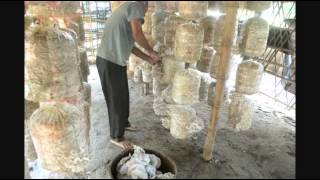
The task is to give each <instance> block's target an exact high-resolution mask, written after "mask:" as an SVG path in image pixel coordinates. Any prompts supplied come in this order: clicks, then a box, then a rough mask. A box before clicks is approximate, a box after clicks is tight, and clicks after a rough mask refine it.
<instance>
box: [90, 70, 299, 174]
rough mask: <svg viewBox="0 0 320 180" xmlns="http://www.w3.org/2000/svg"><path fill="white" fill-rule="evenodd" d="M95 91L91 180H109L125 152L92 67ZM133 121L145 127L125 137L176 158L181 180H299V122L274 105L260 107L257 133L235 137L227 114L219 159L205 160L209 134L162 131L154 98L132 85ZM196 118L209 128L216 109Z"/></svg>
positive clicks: (201, 107) (202, 106)
mask: <svg viewBox="0 0 320 180" xmlns="http://www.w3.org/2000/svg"><path fill="white" fill-rule="evenodd" d="M88 79H89V83H90V85H91V88H92V107H91V132H90V141H91V144H90V149H91V153H90V156H91V161H90V164H89V169H90V171H91V174H90V178H94V179H95V178H110V176H109V174H108V168H109V164H110V162H111V160H112V159H113V158H114V157H115V156H116V155H117V154H118V153H119V152H120V149H119V148H118V147H115V146H113V145H112V144H111V143H110V142H109V140H110V138H109V123H108V114H107V107H106V103H105V100H104V97H103V93H102V90H101V86H100V80H99V76H98V73H97V69H96V66H95V65H91V66H90V75H89V78H88ZM129 88H130V106H131V107H130V121H131V123H132V124H134V125H136V126H139V127H141V128H142V129H143V130H142V131H140V132H135V133H132V132H128V133H126V137H127V138H128V139H129V140H131V141H132V142H134V143H135V144H136V145H139V146H141V147H144V148H149V149H154V150H157V151H160V152H161V153H163V154H165V155H167V156H169V157H171V158H172V159H173V160H174V161H175V163H176V165H177V168H178V175H177V178H186V179H190V178H294V177H295V118H292V117H288V116H286V115H285V114H284V113H282V112H279V110H276V109H274V108H273V107H272V106H271V105H269V106H268V105H267V103H265V102H262V101H257V102H256V106H257V110H256V111H255V114H254V117H253V124H252V128H251V129H250V130H248V131H244V132H234V131H233V130H232V129H229V128H228V126H227V125H226V121H227V108H226V107H225V106H223V107H222V110H221V113H220V115H219V123H218V131H217V136H216V142H215V150H214V159H213V160H212V161H211V162H204V161H203V160H202V159H201V152H202V147H203V144H204V140H205V137H206V132H207V129H206V128H205V129H204V130H203V131H201V132H200V133H198V134H196V135H195V136H194V137H193V138H190V139H188V140H177V139H174V138H173V137H172V136H171V135H170V132H169V131H168V130H166V129H165V128H163V127H162V126H161V122H160V117H158V116H156V115H155V114H154V112H153V109H152V103H153V96H152V95H149V96H142V95H141V84H135V83H133V82H132V81H131V80H130V81H129ZM193 107H194V108H195V110H196V112H197V115H198V116H199V117H201V118H202V119H203V120H204V122H205V124H206V125H207V124H208V121H209V119H210V118H209V117H210V111H211V107H210V106H208V105H207V104H206V102H200V103H197V104H195V105H193Z"/></svg>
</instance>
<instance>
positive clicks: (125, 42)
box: [97, 1, 144, 66]
mask: <svg viewBox="0 0 320 180" xmlns="http://www.w3.org/2000/svg"><path fill="white" fill-rule="evenodd" d="M132 19H138V20H139V21H140V23H141V24H143V22H144V9H143V5H142V4H141V3H138V2H135V1H127V2H123V3H122V4H121V5H120V6H119V7H118V8H117V9H116V10H115V11H114V12H113V13H112V15H111V16H110V17H109V18H108V20H107V21H106V23H105V28H104V31H103V36H102V39H101V43H100V47H99V49H98V53H97V56H99V57H101V58H104V59H106V60H108V61H111V62H113V63H115V64H118V65H120V66H126V65H127V61H128V59H129V56H130V53H131V51H132V49H133V47H134V39H133V37H132V29H131V25H130V21H131V20H132Z"/></svg>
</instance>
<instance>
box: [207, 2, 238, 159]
mask: <svg viewBox="0 0 320 180" xmlns="http://www.w3.org/2000/svg"><path fill="white" fill-rule="evenodd" d="M226 5H227V7H226V19H225V22H224V30H225V33H224V35H223V40H222V45H221V57H220V63H219V66H218V67H219V68H218V76H217V78H216V79H217V85H216V87H215V92H216V95H215V98H214V104H213V107H212V111H211V121H210V123H209V127H208V133H207V138H206V141H205V145H204V147H203V155H202V158H203V159H204V160H206V161H209V160H210V159H212V156H213V155H212V153H213V149H214V140H215V135H216V125H217V122H218V121H217V117H218V115H219V110H220V104H221V102H222V100H223V91H224V86H225V79H226V78H225V77H226V70H227V69H228V66H229V61H230V56H231V48H232V42H233V38H234V32H235V25H236V18H237V9H238V7H239V1H227V4H226Z"/></svg>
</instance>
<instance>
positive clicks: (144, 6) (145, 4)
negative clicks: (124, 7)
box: [137, 1, 148, 13]
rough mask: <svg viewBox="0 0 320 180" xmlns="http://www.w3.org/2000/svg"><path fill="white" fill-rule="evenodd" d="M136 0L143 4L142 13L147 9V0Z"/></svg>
mask: <svg viewBox="0 0 320 180" xmlns="http://www.w3.org/2000/svg"><path fill="white" fill-rule="evenodd" d="M137 2H139V3H141V4H143V9H144V13H146V12H147V10H148V1H137Z"/></svg>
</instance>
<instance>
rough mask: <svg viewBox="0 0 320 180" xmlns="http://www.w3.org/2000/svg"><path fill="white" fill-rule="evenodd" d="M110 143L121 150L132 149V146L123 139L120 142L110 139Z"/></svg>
mask: <svg viewBox="0 0 320 180" xmlns="http://www.w3.org/2000/svg"><path fill="white" fill-rule="evenodd" d="M110 142H111V143H112V144H114V145H116V146H118V147H120V148H122V149H125V150H126V149H131V148H132V147H133V144H132V143H131V142H130V141H128V140H125V139H122V140H116V139H111V140H110Z"/></svg>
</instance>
